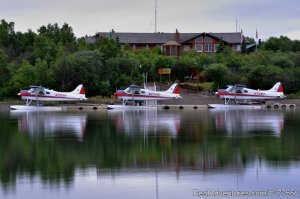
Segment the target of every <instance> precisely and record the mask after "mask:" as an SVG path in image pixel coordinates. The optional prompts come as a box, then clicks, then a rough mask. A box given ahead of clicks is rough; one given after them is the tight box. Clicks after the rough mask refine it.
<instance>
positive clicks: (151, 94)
mask: <svg viewBox="0 0 300 199" xmlns="http://www.w3.org/2000/svg"><path fill="white" fill-rule="evenodd" d="M149 95H150V96H159V93H149Z"/></svg>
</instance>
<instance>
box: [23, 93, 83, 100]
mask: <svg viewBox="0 0 300 199" xmlns="http://www.w3.org/2000/svg"><path fill="white" fill-rule="evenodd" d="M20 96H21V98H22V99H23V100H33V101H78V100H84V96H78V94H71V93H64V92H56V91H45V93H43V94H34V93H28V92H24V91H21V93H20Z"/></svg>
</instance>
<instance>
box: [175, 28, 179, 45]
mask: <svg viewBox="0 0 300 199" xmlns="http://www.w3.org/2000/svg"><path fill="white" fill-rule="evenodd" d="M175 41H176V42H177V43H179V41H180V33H179V32H178V29H177V28H176V32H175Z"/></svg>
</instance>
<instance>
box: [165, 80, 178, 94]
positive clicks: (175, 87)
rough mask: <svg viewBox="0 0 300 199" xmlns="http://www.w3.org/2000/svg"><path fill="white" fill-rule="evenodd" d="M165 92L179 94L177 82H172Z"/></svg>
mask: <svg viewBox="0 0 300 199" xmlns="http://www.w3.org/2000/svg"><path fill="white" fill-rule="evenodd" d="M166 92H167V93H174V94H180V88H179V86H178V84H176V83H175V84H173V85H172V86H171V87H170V88H169V89H168V90H167V91H166Z"/></svg>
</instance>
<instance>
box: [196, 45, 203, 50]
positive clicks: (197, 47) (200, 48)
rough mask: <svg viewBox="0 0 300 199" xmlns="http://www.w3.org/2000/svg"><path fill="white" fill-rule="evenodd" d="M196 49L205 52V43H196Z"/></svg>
mask: <svg viewBox="0 0 300 199" xmlns="http://www.w3.org/2000/svg"><path fill="white" fill-rule="evenodd" d="M195 50H196V51H197V52H203V45H202V44H195Z"/></svg>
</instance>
